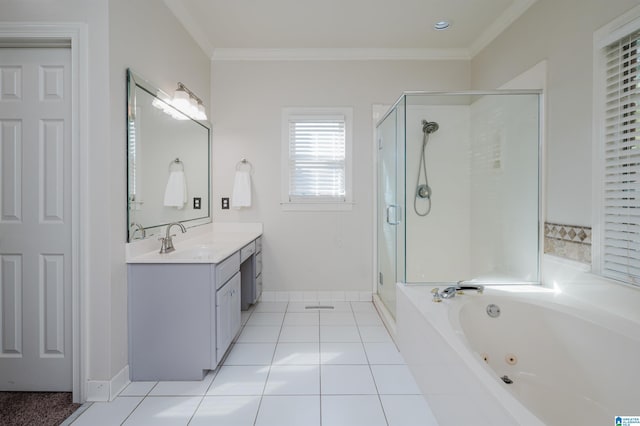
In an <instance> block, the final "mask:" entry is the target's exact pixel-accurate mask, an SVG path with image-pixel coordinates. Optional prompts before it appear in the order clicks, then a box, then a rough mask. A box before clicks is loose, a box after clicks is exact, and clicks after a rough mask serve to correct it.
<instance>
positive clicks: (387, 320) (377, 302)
mask: <svg viewBox="0 0 640 426" xmlns="http://www.w3.org/2000/svg"><path fill="white" fill-rule="evenodd" d="M373 305H374V306H375V307H376V309H377V310H378V314H379V315H380V318H382V322H383V323H384V326H385V327H387V331H388V332H389V334H390V335H391V338H392V339H393V341H394V342H396V334H397V331H396V320H395V319H394V318H393V315H391V312H389V310H388V309H387V307H386V306H385V305H384V303H383V302H382V299H380V296H378V295H377V294H374V295H373ZM396 344H397V343H396Z"/></svg>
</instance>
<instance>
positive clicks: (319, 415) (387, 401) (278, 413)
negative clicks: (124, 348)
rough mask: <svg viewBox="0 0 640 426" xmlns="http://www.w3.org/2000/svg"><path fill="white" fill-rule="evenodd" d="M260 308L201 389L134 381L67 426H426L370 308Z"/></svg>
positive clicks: (248, 316)
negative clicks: (118, 394) (115, 396)
mask: <svg viewBox="0 0 640 426" xmlns="http://www.w3.org/2000/svg"><path fill="white" fill-rule="evenodd" d="M308 304H309V303H302V302H300V303H296V302H290V303H287V302H261V303H259V304H257V305H256V306H255V307H254V308H253V309H252V310H251V311H249V312H243V324H244V325H243V329H242V331H241V333H240V335H239V336H238V338H237V340H236V342H235V344H234V345H233V347H232V348H231V350H230V352H229V353H228V356H227V358H226V359H225V360H224V362H223V365H222V366H221V367H219V368H218V369H217V370H216V371H212V372H210V373H209V374H208V375H207V377H206V378H205V379H204V380H203V381H200V382H133V383H131V384H130V385H129V386H128V387H127V388H126V389H125V390H124V391H123V392H122V393H121V394H120V396H118V397H117V398H116V399H115V400H114V401H112V402H109V403H94V404H92V405H91V406H90V407H89V408H87V409H86V410H85V411H84V412H83V413H82V414H80V416H78V417H77V418H76V419H75V420H74V421H72V422H71V423H68V424H72V425H73V426H84V425H90V426H98V425H121V424H122V425H127V426H129V425H154V426H156V425H187V424H188V425H210V426H215V425H220V426H254V425H255V426H320V425H322V426H343V425H344V426H359V425H363V426H365V425H366V426H377V425H381V426H383V425H388V426H414V425H415V426H431V425H437V423H436V421H435V418H434V417H433V414H432V413H431V410H430V409H429V406H428V405H427V403H426V401H425V400H424V398H423V397H422V395H421V394H420V391H419V390H418V387H417V385H416V383H415V381H414V379H413V377H412V375H411V373H410V372H409V369H408V368H407V366H406V365H405V364H404V360H403V359H402V356H401V355H400V353H399V352H398V351H397V349H396V347H395V345H394V343H393V341H392V340H391V338H390V336H389V334H388V333H387V330H386V329H385V328H384V326H383V324H382V321H381V320H380V317H379V316H378V314H377V312H376V310H375V308H374V306H373V304H372V303H367V302H333V303H331V305H333V306H334V309H333V310H331V311H328V310H309V309H306V305H308Z"/></svg>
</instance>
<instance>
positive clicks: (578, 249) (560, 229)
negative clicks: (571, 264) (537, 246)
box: [544, 222, 591, 263]
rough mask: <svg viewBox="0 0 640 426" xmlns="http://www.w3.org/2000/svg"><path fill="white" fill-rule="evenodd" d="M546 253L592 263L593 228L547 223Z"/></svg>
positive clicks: (545, 236)
mask: <svg viewBox="0 0 640 426" xmlns="http://www.w3.org/2000/svg"><path fill="white" fill-rule="evenodd" d="M544 252H545V253H548V254H552V255H554V256H559V257H564V258H566V259H571V260H575V261H577V262H582V263H591V228H588V227H585V226H574V225H563V224H559V223H549V222H545V224H544Z"/></svg>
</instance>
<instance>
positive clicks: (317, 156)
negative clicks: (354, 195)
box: [282, 108, 352, 210]
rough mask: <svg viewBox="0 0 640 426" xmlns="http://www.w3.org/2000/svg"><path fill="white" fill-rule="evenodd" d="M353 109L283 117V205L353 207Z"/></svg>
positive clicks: (302, 112)
mask: <svg viewBox="0 0 640 426" xmlns="http://www.w3.org/2000/svg"><path fill="white" fill-rule="evenodd" d="M351 116H352V112H351V109H348V108H332V109H291V108H285V109H284V111H283V114H282V138H283V143H282V151H283V155H282V159H283V176H282V181H283V183H282V185H283V188H282V198H283V199H282V202H283V206H284V208H285V209H290V210H327V209H338V210H343V209H349V208H351V187H350V184H351V182H350V181H351V163H350V160H351V158H350V157H351Z"/></svg>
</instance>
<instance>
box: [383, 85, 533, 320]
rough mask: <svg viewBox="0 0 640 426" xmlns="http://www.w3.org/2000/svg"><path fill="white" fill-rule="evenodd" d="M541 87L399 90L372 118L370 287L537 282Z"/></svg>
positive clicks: (389, 294) (390, 303)
mask: <svg viewBox="0 0 640 426" xmlns="http://www.w3.org/2000/svg"><path fill="white" fill-rule="evenodd" d="M540 95H541V94H540V92H539V91H513V90H509V91H493V92H464V93H430V92H405V93H404V94H403V95H402V96H401V97H400V99H399V100H398V101H397V102H396V103H395V104H394V106H393V107H392V108H391V109H390V110H389V111H388V112H387V114H386V115H385V116H384V117H383V118H382V120H380V121H379V122H378V124H377V126H376V136H377V140H378V170H377V175H378V182H377V200H378V201H377V218H378V219H377V240H378V241H377V268H378V274H377V278H378V280H377V281H378V284H377V293H378V296H379V297H380V299H381V300H382V302H383V303H384V305H385V306H386V308H387V309H388V310H389V312H390V313H391V314H392V315H393V316H394V317H395V283H397V282H404V283H412V284H434V283H437V284H442V285H447V284H451V283H455V282H458V281H473V282H478V283H483V284H523V283H528V284H531V283H539V275H540V270H539V269H540V266H539V264H540V262H539V247H540V241H541V239H540V235H541V231H540V229H541V227H540V218H541V208H540V197H539V193H540V158H541V143H540Z"/></svg>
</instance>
